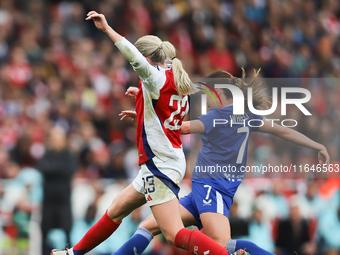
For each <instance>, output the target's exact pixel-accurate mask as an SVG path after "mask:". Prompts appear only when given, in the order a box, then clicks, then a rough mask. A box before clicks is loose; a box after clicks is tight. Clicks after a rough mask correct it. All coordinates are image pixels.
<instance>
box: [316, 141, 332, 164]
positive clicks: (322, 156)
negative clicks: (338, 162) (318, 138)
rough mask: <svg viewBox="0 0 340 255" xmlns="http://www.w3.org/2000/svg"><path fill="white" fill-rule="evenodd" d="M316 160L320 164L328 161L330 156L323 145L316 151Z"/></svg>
mask: <svg viewBox="0 0 340 255" xmlns="http://www.w3.org/2000/svg"><path fill="white" fill-rule="evenodd" d="M318 160H319V163H320V164H327V165H329V163H330V157H329V155H328V152H327V149H326V147H325V146H322V149H320V150H319V152H318Z"/></svg>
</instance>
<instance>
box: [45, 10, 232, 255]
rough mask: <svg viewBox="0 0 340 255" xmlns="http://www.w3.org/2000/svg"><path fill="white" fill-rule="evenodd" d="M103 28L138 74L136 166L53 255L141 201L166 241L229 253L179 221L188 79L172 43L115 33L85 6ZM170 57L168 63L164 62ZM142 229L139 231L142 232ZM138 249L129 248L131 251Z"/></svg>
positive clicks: (81, 246) (92, 237) (95, 236)
mask: <svg viewBox="0 0 340 255" xmlns="http://www.w3.org/2000/svg"><path fill="white" fill-rule="evenodd" d="M90 19H92V20H93V21H94V23H95V26H96V27H97V28H98V29H100V30H102V31H104V32H105V33H106V34H107V35H108V36H109V37H110V38H111V39H112V41H113V42H115V45H116V46H117V47H118V48H119V50H120V51H121V52H122V53H123V54H124V56H125V57H126V58H127V60H128V61H129V62H130V64H131V65H132V67H133V69H134V70H135V71H136V73H137V74H138V75H139V77H140V82H139V91H138V93H137V95H136V111H137V113H138V116H137V146H138V153H139V164H140V166H141V169H140V171H139V174H138V176H137V177H136V178H135V180H134V181H133V183H132V184H130V185H129V186H128V187H127V188H125V189H124V190H123V191H122V192H121V193H120V194H119V195H118V196H117V197H115V198H114V200H113V202H112V204H111V205H110V207H109V208H108V210H107V211H106V213H105V214H104V216H103V217H102V218H101V219H100V220H99V221H98V222H97V223H96V224H95V225H94V226H93V227H92V228H91V229H90V230H89V231H88V232H87V233H86V234H85V236H84V237H83V238H82V239H81V240H80V241H79V242H78V243H77V244H76V245H75V246H74V247H73V248H71V249H66V250H63V251H59V250H53V251H52V253H51V254H53V255H62V254H69V255H73V254H74V255H82V254H85V253H86V252H88V251H90V250H92V249H93V248H94V247H96V246H97V245H98V244H100V243H101V242H102V241H104V240H105V239H107V238H108V237H109V236H110V235H111V234H112V233H113V232H114V231H115V230H116V229H117V228H118V226H119V224H120V222H121V221H122V219H123V218H124V217H125V216H127V215H128V214H129V213H130V212H131V211H133V210H134V209H136V208H138V207H139V206H141V205H143V204H144V203H147V204H148V205H149V206H150V207H151V210H152V213H153V215H154V216H155V219H156V220H157V222H158V226H159V228H160V230H161V231H162V233H163V234H164V236H165V238H166V239H167V241H168V242H169V243H171V244H174V245H176V246H177V247H180V248H182V249H185V250H188V251H190V252H191V253H192V254H200V255H201V254H202V255H203V254H216V255H224V254H229V253H228V252H227V251H226V250H225V249H224V247H222V246H220V245H219V244H218V243H216V242H215V241H213V240H212V239H210V238H209V237H207V236H205V235H203V234H202V233H199V232H197V231H192V230H187V229H185V228H184V226H183V222H182V220H181V216H180V211H179V202H178V199H177V195H178V191H179V187H178V184H179V183H180V182H181V180H182V178H183V176H184V173H185V168H186V163H185V157H184V153H183V150H182V144H181V140H180V129H181V124H182V120H183V118H184V116H185V114H186V113H187V111H188V107H189V106H188V102H187V96H185V95H186V94H189V93H190V91H191V89H192V85H191V81H190V79H189V77H188V74H187V73H186V72H185V71H184V69H183V67H182V64H181V62H180V61H179V60H178V59H177V58H176V52H175V48H174V47H173V45H172V44H170V43H169V42H162V41H161V40H160V39H159V38H158V37H156V36H150V35H149V36H143V37H141V38H140V39H139V40H138V41H137V42H136V43H135V46H134V45H132V44H131V43H130V42H128V41H127V40H126V39H125V38H124V37H122V36H121V35H119V34H118V33H116V32H115V31H114V30H113V29H112V28H111V27H110V26H109V25H108V24H107V21H106V19H105V17H104V15H103V14H98V13H97V12H95V11H91V12H89V13H88V14H87V18H86V20H90ZM166 61H167V62H168V61H169V62H172V67H171V68H168V66H167V65H166V63H165V62H166ZM142 234H144V232H142ZM137 253H139V251H138V250H135V254H137Z"/></svg>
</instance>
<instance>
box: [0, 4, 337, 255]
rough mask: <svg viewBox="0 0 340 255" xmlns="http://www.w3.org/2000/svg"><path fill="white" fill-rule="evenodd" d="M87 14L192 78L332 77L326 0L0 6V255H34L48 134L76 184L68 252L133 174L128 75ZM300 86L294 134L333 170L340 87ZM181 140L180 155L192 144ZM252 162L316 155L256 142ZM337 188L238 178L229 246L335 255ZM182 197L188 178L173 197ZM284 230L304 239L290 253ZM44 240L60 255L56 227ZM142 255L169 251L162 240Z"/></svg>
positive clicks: (331, 13)
mask: <svg viewBox="0 0 340 255" xmlns="http://www.w3.org/2000/svg"><path fill="white" fill-rule="evenodd" d="M89 10H97V11H98V12H101V13H103V14H105V16H106V17H107V19H108V22H109V24H110V25H111V26H112V27H113V28H114V29H116V30H117V31H118V32H119V33H121V34H123V35H124V36H125V37H127V38H128V39H129V40H130V41H132V42H134V41H135V40H136V39H137V38H139V37H140V36H142V35H145V34H155V35H158V36H160V37H161V38H162V39H163V40H169V41H171V42H172V43H173V44H174V45H175V47H176V48H177V50H178V54H177V56H178V58H179V59H181V60H183V62H184V64H185V69H186V70H187V72H188V73H189V75H190V76H191V77H204V76H205V75H207V74H209V73H211V72H212V71H215V70H226V71H229V72H231V73H232V74H234V75H235V76H238V75H240V67H242V66H243V67H244V68H245V70H246V71H247V73H248V74H251V73H252V69H253V68H261V69H262V71H261V76H263V77H266V78H288V77H303V78H315V77H324V78H339V75H340V40H339V33H340V21H339V15H340V4H339V1H336V0H326V1H321V0H319V1H317V0H314V1H313V0H291V1H288V0H268V1H266V0H242V1H240V0H239V1H208V0H205V1H204V0H191V1H181V0H177V1H176V0H173V1H160V0H149V1H142V0H136V1H131V0H130V1H119V0H103V1H94V0H84V1H78V2H77V1H62V2H60V1H40V0H32V1H25V0H15V1H11V0H0V123H1V124H0V216H1V218H0V254H11V255H12V254H39V251H40V243H39V242H40V241H39V240H40V237H41V236H40V230H39V224H40V220H41V213H40V212H41V210H40V209H41V206H40V204H41V201H42V196H43V192H42V176H41V174H40V173H39V172H38V171H37V170H36V169H35V166H36V163H37V162H39V160H40V159H41V158H42V156H43V154H44V151H45V150H46V146H47V137H48V134H49V133H50V132H51V130H53V126H55V125H57V126H59V127H61V128H62V129H63V130H65V131H66V133H67V147H68V149H69V150H70V151H72V153H74V154H75V155H76V159H78V162H79V167H78V168H77V169H78V170H77V172H76V174H75V176H74V180H73V182H72V187H73V189H72V210H73V216H74V223H73V228H72V232H71V244H74V243H75V242H77V241H78V240H79V238H80V237H81V236H82V235H83V234H84V233H85V231H86V230H87V229H88V228H89V227H90V225H91V224H93V222H95V221H96V219H98V217H100V216H101V215H102V213H103V212H104V211H105V208H106V207H107V206H108V204H109V203H110V201H111V199H112V197H113V196H114V194H117V192H119V190H121V189H122V187H124V185H126V183H129V182H130V181H131V180H132V179H133V177H134V176H135V174H136V172H137V171H138V165H137V153H136V149H135V148H136V145H135V126H134V124H133V123H132V122H130V121H122V122H121V121H119V117H118V114H119V112H120V111H121V110H124V109H133V107H134V102H133V101H131V100H130V99H128V98H126V97H125V96H124V92H125V90H126V89H127V88H128V87H129V86H136V85H137V82H138V77H137V76H136V74H135V73H134V72H133V71H132V69H131V68H130V66H129V65H128V63H127V61H126V60H125V58H124V57H123V55H122V54H120V53H119V52H118V50H117V49H116V48H115V47H114V45H113V43H112V42H111V41H110V40H109V38H108V37H107V36H106V35H105V34H103V33H102V32H100V31H98V30H96V28H95V27H94V25H93V24H92V22H85V16H86V13H87V12H88V11H89ZM306 87H307V88H308V89H310V90H313V92H314V94H316V95H318V96H317V97H315V98H313V97H312V100H313V102H312V103H311V104H310V105H309V107H310V108H311V109H312V110H313V117H310V118H309V119H308V121H302V122H301V123H302V124H300V125H299V126H298V130H299V131H301V132H302V133H303V134H305V135H307V136H309V137H311V138H312V139H314V140H316V141H318V142H322V143H323V144H325V145H326V146H327V148H328V150H329V153H330V156H331V159H332V162H336V161H339V160H340V155H339V147H340V135H339V128H340V126H339V124H340V86H339V83H337V82H332V83H327V82H323V83H310V84H306ZM296 117H297V118H300V117H301V116H300V117H299V115H298V114H297V115H296ZM183 142H184V148H185V150H186V151H187V152H188V151H189V147H190V139H189V138H188V137H183ZM248 154H249V156H248V164H250V165H251V164H254V162H256V161H259V160H262V161H264V162H275V159H284V161H285V162H286V163H287V164H290V163H294V164H299V162H300V161H301V160H302V159H303V160H308V161H309V162H311V163H315V156H316V155H315V152H313V151H310V150H304V149H301V148H298V147H296V146H292V145H290V144H288V143H282V142H281V141H279V140H277V139H275V138H271V137H266V139H262V138H259V137H257V136H255V137H253V138H251V141H250V145H249V153H248ZM339 180H340V179H332V178H328V179H325V178H322V179H317V178H313V176H312V175H309V176H308V179H279V178H270V179H261V178H256V179H246V180H245V181H244V183H243V184H242V185H241V187H240V189H239V191H238V193H237V195H236V197H235V199H234V201H235V203H234V206H233V207H232V209H231V221H232V232H233V236H234V237H236V236H238V235H240V236H242V237H243V238H248V239H250V240H252V241H254V242H255V243H257V244H258V245H260V246H262V247H263V248H265V249H268V250H270V251H273V252H274V251H275V250H276V249H277V248H281V250H282V248H285V247H288V246H291V245H297V246H299V247H300V248H301V249H302V250H304V251H305V252H306V253H305V254H327V255H333V254H339V252H340V210H339V208H340V191H339V188H340V181H339ZM189 190H190V181H189V175H188V176H187V178H186V179H185V180H184V182H183V184H182V192H183V193H182V194H185V193H186V192H188V191H189ZM148 214H149V210H148V209H147V208H142V209H141V210H137V211H135V212H134V213H133V214H132V215H131V217H129V218H127V219H126V220H125V221H124V223H123V225H122V226H121V228H120V229H119V230H118V232H117V233H115V234H114V235H113V237H111V238H110V239H109V241H107V242H105V243H104V244H102V245H101V246H100V247H98V248H97V249H96V250H94V253H96V254H111V253H112V252H113V251H114V250H115V249H116V248H117V247H119V246H120V245H121V244H122V243H123V242H124V240H126V239H127V238H129V236H130V235H131V234H132V233H133V232H134V230H135V229H136V227H137V226H138V223H139V222H140V221H141V220H142V219H143V218H145V217H146V216H147V215H148ZM287 221H290V222H293V223H294V224H300V223H301V222H302V223H303V224H304V225H305V226H307V228H308V234H307V237H306V238H305V239H303V237H302V235H303V234H302V233H297V234H296V235H297V236H296V237H297V238H295V239H294V242H295V243H294V244H292V243H289V242H287V239H288V238H287V236H285V232H284V231H283V230H282V229H281V228H280V224H283V223H284V222H287ZM303 224H302V225H303ZM300 237H301V238H300ZM49 239H50V240H51V244H53V245H54V246H55V247H56V248H63V246H65V237H64V235H63V233H62V231H60V230H54V231H52V232H51V233H50V234H49ZM305 241H307V242H305ZM302 242H305V243H303V244H302ZM148 252H149V254H169V255H170V254H179V251H174V250H173V248H171V247H170V246H169V245H167V244H166V243H165V242H164V240H163V239H162V238H161V237H160V238H156V239H155V241H154V242H153V245H152V247H151V248H150V249H149V251H148ZM277 252H278V250H277ZM183 254H184V253H183ZM278 254H284V253H279V252H278ZM302 254H303V253H302Z"/></svg>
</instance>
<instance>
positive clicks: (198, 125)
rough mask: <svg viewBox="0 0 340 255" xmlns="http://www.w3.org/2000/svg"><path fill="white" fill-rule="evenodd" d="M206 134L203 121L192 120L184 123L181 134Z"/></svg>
mask: <svg viewBox="0 0 340 255" xmlns="http://www.w3.org/2000/svg"><path fill="white" fill-rule="evenodd" d="M204 132H205V127H204V124H203V122H202V121H200V120H191V121H183V122H182V128H181V134H182V135H187V134H197V133H198V134H202V133H204Z"/></svg>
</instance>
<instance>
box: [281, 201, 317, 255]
mask: <svg viewBox="0 0 340 255" xmlns="http://www.w3.org/2000/svg"><path fill="white" fill-rule="evenodd" d="M308 227H309V226H308V222H307V221H306V220H305V219H303V218H302V217H301V214H300V211H299V206H298V205H296V204H291V205H290V208H289V218H288V219H286V220H281V221H280V222H279V226H278V236H277V240H276V246H277V249H278V251H277V252H276V254H279V255H292V254H301V255H307V254H314V253H315V251H316V246H315V245H314V244H313V243H312V242H311V238H310V236H309V228H308Z"/></svg>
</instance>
